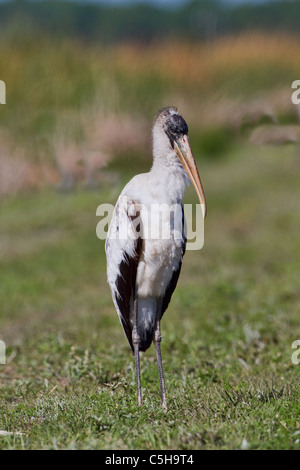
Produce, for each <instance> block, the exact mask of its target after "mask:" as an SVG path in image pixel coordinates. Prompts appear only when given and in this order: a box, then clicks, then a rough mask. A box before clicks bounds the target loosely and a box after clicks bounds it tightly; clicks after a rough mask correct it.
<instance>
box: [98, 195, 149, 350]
mask: <svg viewBox="0 0 300 470" xmlns="http://www.w3.org/2000/svg"><path fill="white" fill-rule="evenodd" d="M140 224H141V222H140V220H139V205H138V203H137V202H135V201H132V200H129V199H128V198H127V197H126V196H120V198H119V200H118V202H117V204H116V207H115V210H114V213H113V217H112V220H111V224H110V228H109V232H108V235H107V239H106V244H105V250H106V258H107V279H108V284H109V286H110V288H111V291H112V297H113V301H114V304H115V307H116V310H117V312H118V315H119V318H120V321H121V324H122V326H123V329H124V332H125V334H126V337H127V339H128V342H129V344H130V346H131V348H132V349H133V346H132V324H131V322H130V312H131V310H132V308H133V299H134V291H135V281H136V272H137V266H138V262H139V258H140V254H141V248H142V240H141V238H140V236H139V233H140V228H141V227H140Z"/></svg>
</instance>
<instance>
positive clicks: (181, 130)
mask: <svg viewBox="0 0 300 470" xmlns="http://www.w3.org/2000/svg"><path fill="white" fill-rule="evenodd" d="M153 153H154V158H156V159H157V161H159V162H161V163H162V164H165V163H164V162H165V161H166V160H167V161H168V163H169V166H170V164H171V162H175V161H176V160H177V159H176V157H177V158H178V160H179V161H180V163H181V165H182V166H183V168H184V169H185V171H186V173H187V175H188V176H189V179H190V180H191V182H192V184H193V186H194V187H195V190H196V192H197V195H198V197H199V201H200V204H201V205H202V208H203V214H204V216H205V214H206V202H205V196H204V191H203V187H202V184H201V181H200V177H199V173H198V170H197V167H196V163H195V160H194V157H193V154H192V150H191V146H190V143H189V138H188V125H187V123H186V122H185V120H184V119H183V117H182V116H181V115H180V114H179V113H178V111H177V108H175V107H173V106H172V107H167V108H163V109H161V110H160V111H159V112H158V114H157V116H156V118H155V120H154V124H153ZM174 159H175V160H174ZM178 160H177V161H178Z"/></svg>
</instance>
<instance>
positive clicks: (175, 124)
mask: <svg viewBox="0 0 300 470" xmlns="http://www.w3.org/2000/svg"><path fill="white" fill-rule="evenodd" d="M153 127H154V129H155V128H156V129H157V128H158V127H160V128H161V129H162V130H163V131H164V133H165V134H166V135H167V137H168V139H169V141H170V144H171V147H172V148H173V149H174V142H175V141H176V140H178V139H179V138H180V137H182V136H183V135H188V125H187V123H186V122H185V120H184V119H183V117H182V116H181V115H180V114H179V113H178V111H177V108H175V107H174V106H170V107H166V108H162V109H160V110H159V111H158V113H157V116H156V118H155V120H154V126H153Z"/></svg>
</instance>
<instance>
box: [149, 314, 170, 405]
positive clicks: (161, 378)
mask: <svg viewBox="0 0 300 470" xmlns="http://www.w3.org/2000/svg"><path fill="white" fill-rule="evenodd" d="M160 311H161V309H160V308H159V309H158V310H157V314H156V325H155V330H154V336H153V343H154V347H155V351H156V358H157V367H158V376H159V385H160V396H161V405H162V407H163V408H165V410H167V409H168V407H167V398H166V390H165V380H164V372H163V366H162V358H161V350H160V342H161V334H160Z"/></svg>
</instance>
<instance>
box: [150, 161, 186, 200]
mask: <svg viewBox="0 0 300 470" xmlns="http://www.w3.org/2000/svg"><path fill="white" fill-rule="evenodd" d="M150 174H151V176H152V178H153V182H156V183H159V185H160V188H161V189H160V191H163V192H165V193H166V194H167V195H168V199H169V200H170V202H171V203H172V204H173V203H177V202H179V201H181V200H182V198H183V196H184V192H185V188H186V186H187V185H188V184H189V182H190V181H189V178H188V175H187V173H186V171H185V170H184V168H183V167H182V165H181V163H180V161H179V160H178V157H177V156H176V154H175V153H174V155H172V156H171V155H168V158H166V157H165V158H159V157H157V156H156V157H154V159H153V165H152V168H151V171H150Z"/></svg>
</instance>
